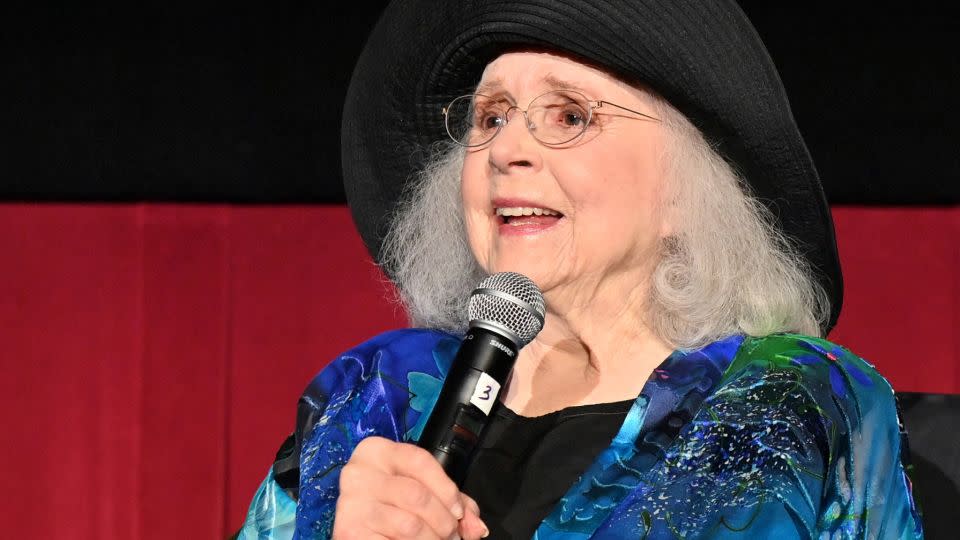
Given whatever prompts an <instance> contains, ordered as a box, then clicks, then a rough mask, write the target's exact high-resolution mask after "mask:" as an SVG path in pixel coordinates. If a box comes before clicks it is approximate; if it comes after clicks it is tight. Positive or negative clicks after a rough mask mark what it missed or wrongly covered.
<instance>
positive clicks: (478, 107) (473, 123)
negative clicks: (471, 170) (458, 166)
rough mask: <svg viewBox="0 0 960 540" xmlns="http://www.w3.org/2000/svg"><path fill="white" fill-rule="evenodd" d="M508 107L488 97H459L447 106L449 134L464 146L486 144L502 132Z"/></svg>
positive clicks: (500, 101)
mask: <svg viewBox="0 0 960 540" xmlns="http://www.w3.org/2000/svg"><path fill="white" fill-rule="evenodd" d="M507 107H508V105H506V104H505V103H504V102H503V101H502V100H495V99H491V98H488V97H486V96H481V95H473V96H461V97H458V98H457V99H455V100H453V101H452V102H451V103H450V105H448V106H447V110H446V122H447V133H448V134H449V135H450V137H451V138H452V139H453V140H454V141H456V142H458V143H460V144H462V145H464V146H480V145H482V144H485V143H487V142H488V141H489V140H490V139H492V138H493V137H494V136H496V134H497V132H499V131H500V127H501V126H502V125H503V116H504V111H505V110H506V109H507Z"/></svg>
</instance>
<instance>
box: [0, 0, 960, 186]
mask: <svg viewBox="0 0 960 540" xmlns="http://www.w3.org/2000/svg"><path fill="white" fill-rule="evenodd" d="M741 4H742V5H743V7H744V9H745V10H746V11H747V13H748V15H749V16H750V17H751V19H752V20H753V22H754V24H755V25H756V27H757V29H758V31H759V32H760V34H761V36H762V37H763V39H764V41H765V43H766V44H767V46H768V48H769V50H770V52H771V55H772V56H773V58H774V60H775V61H776V63H777V65H778V66H779V68H780V71H781V75H782V77H783V79H784V83H785V85H786V87H787V90H788V93H789V94H790V97H791V100H792V103H793V107H794V112H795V115H796V117H797V120H798V124H799V125H800V128H801V131H802V132H803V133H804V136H805V138H806V140H807V143H808V145H809V147H810V149H811V152H812V153H813V155H814V158H815V160H816V163H817V165H818V167H819V169H820V172H821V176H822V179H823V183H824V185H825V188H826V190H827V193H828V196H829V198H830V200H831V202H833V203H863V204H956V203H958V202H960V157H958V152H957V143H958V141H960V137H958V135H960V128H958V120H960V114H958V112H957V111H958V106H960V105H958V96H960V69H958V65H960V62H958V61H957V53H956V49H957V48H958V46H957V44H956V39H957V34H958V32H957V30H958V28H960V24H958V21H960V18H958V16H957V15H956V14H955V10H951V9H949V8H948V7H946V6H947V4H946V3H944V4H943V7H930V6H920V5H916V4H907V3H897V4H893V3H891V4H889V5H885V4H879V3H878V4H869V5H868V4H866V3H864V5H858V4H859V3H853V4H850V3H841V5H839V6H837V5H827V4H826V3H823V4H820V3H810V2H802V3H783V2H769V1H762V0H743V1H742V2H741ZM385 5H386V2H384V1H383V0H367V1H363V2H343V3H331V4H325V3H321V2H316V1H312V2H279V3H271V4H269V5H267V4H261V5H260V6H259V7H252V6H248V5H243V4H234V5H227V4H224V5H213V4H202V3H176V2H167V3H163V4H158V5H152V6H151V5H138V6H131V5H122V6H121V5H110V4H99V5H98V6H97V7H89V6H86V7H84V6H78V5H72V6H64V7H53V6H40V7H37V6H34V7H31V8H29V9H21V10H20V11H18V12H16V13H13V14H12V16H6V17H3V22H0V30H2V35H3V37H2V38H0V39H2V40H3V41H2V43H3V49H2V51H3V53H2V54H3V64H2V65H3V67H2V70H3V77H2V80H3V81H4V85H3V86H4V87H5V91H4V92H5V93H7V97H6V98H4V99H2V100H0V118H2V124H0V125H2V126H3V128H2V129H3V131H2V132H3V134H4V139H5V140H4V141H2V144H0V199H7V200H11V199H12V200H78V201H96V200H110V201H131V200H178V201H233V202H253V203H259V202H262V203H276V202H333V203H336V202H342V201H343V188H342V186H341V183H340V157H339V148H338V142H339V122H340V112H341V103H342V100H343V96H344V92H345V89H346V85H347V82H348V80H349V76H350V72H351V69H352V66H353V63H354V61H355V59H356V57H357V55H358V54H359V51H360V48H361V46H362V44H363V42H364V40H365V38H366V34H367V32H368V31H369V29H370V28H371V27H372V26H373V23H374V22H375V21H376V19H377V17H378V15H379V13H380V11H381V10H382V8H383V7H384V6H385Z"/></svg>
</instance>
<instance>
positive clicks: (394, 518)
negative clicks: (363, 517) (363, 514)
mask: <svg viewBox="0 0 960 540" xmlns="http://www.w3.org/2000/svg"><path fill="white" fill-rule="evenodd" d="M371 508H372V509H373V513H372V515H370V523H371V526H370V529H371V530H372V531H373V532H376V533H379V534H382V535H384V536H387V537H388V538H396V539H404V540H406V539H408V538H410V539H414V540H447V537H446V536H440V535H438V534H437V533H435V532H434V531H433V530H432V529H431V528H430V527H429V526H428V525H427V524H426V523H425V522H424V521H423V520H422V519H420V516H418V515H416V514H413V513H411V512H408V511H406V510H404V509H402V508H397V507H396V506H391V505H389V504H383V503H375V504H374V505H373V506H372V507H371ZM374 520H375V521H374Z"/></svg>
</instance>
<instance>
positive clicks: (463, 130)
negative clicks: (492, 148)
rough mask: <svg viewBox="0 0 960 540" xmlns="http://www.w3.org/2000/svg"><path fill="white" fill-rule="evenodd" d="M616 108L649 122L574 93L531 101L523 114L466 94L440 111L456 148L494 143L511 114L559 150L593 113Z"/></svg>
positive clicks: (492, 99)
mask: <svg viewBox="0 0 960 540" xmlns="http://www.w3.org/2000/svg"><path fill="white" fill-rule="evenodd" d="M601 107H616V108H617V109H621V110H623V111H627V112H630V113H633V114H636V115H638V116H641V117H643V118H646V119H649V120H655V121H659V119H657V118H654V117H652V116H650V115H648V114H644V113H642V112H639V111H635V110H633V109H628V108H626V107H623V106H621V105H617V104H616V103H611V102H609V101H603V100H595V101H591V100H589V99H587V97H586V96H584V95H583V94H581V93H580V92H576V91H573V90H551V91H549V92H546V93H544V94H540V95H539V96H537V97H535V98H533V99H532V100H531V101H530V104H529V105H528V106H527V109H526V110H523V109H521V108H520V107H518V106H517V105H514V104H512V103H510V102H509V101H507V100H506V99H504V98H502V97H497V98H495V97H490V96H485V95H483V94H468V95H465V96H460V97H458V98H455V99H454V100H453V101H451V102H450V104H449V105H447V106H446V107H444V108H443V116H444V119H445V123H446V127H447V134H448V135H450V138H451V139H453V140H454V142H456V143H457V144H459V145H462V146H466V147H476V146H483V145H485V144H487V143H489V142H490V141H492V140H493V138H494V137H496V136H497V134H499V133H500V130H502V129H503V128H504V127H505V126H506V125H507V123H508V122H510V116H511V113H512V112H513V111H518V112H520V113H523V117H524V119H525V120H526V125H527V130H528V131H530V134H531V135H533V138H534V139H536V140H537V141H539V142H540V143H541V144H544V145H546V146H558V145H563V144H566V143H569V142H572V141H574V140H576V139H577V138H578V137H580V136H581V135H583V134H584V132H586V130H587V127H588V126H590V120H592V119H593V111H594V110H595V109H599V108H601Z"/></svg>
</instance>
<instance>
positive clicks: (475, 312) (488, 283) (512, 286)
mask: <svg viewBox="0 0 960 540" xmlns="http://www.w3.org/2000/svg"><path fill="white" fill-rule="evenodd" d="M545 311H546V308H545V305H544V302H543V293H542V292H540V288H539V287H537V285H536V284H535V283H534V282H533V281H531V280H530V278H528V277H527V276H525V275H523V274H518V273H516V272H500V273H498V274H494V275H492V276H490V277H488V278H486V279H484V280H483V281H481V282H480V284H479V285H477V288H476V289H474V291H473V292H472V293H471V294H470V303H469V305H468V308H467V313H468V315H469V317H470V326H480V327H485V328H489V329H491V330H495V331H500V332H501V333H503V334H505V336H506V337H507V338H509V339H511V340H512V341H513V342H514V343H515V344H516V345H517V348H520V347H523V346H524V345H526V344H527V343H530V342H531V341H532V340H533V338H535V337H536V336H537V334H538V333H540V330H541V329H543V317H544V313H545Z"/></svg>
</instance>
